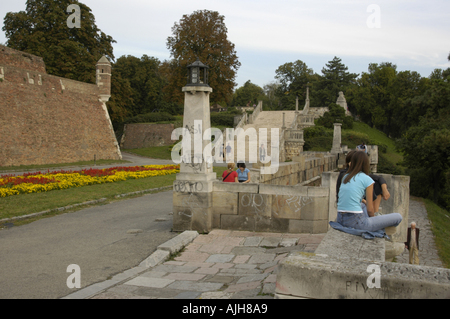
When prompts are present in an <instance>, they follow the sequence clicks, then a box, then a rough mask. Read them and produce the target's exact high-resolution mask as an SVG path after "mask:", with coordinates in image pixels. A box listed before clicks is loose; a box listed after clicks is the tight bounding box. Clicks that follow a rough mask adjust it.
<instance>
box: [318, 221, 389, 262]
mask: <svg viewBox="0 0 450 319" xmlns="http://www.w3.org/2000/svg"><path fill="white" fill-rule="evenodd" d="M316 254H325V255H327V256H329V257H330V258H341V257H342V256H345V257H346V258H350V259H366V260H372V261H385V239H384V238H374V239H372V240H368V239H364V238H362V237H360V236H355V235H351V234H347V233H344V232H341V231H339V230H336V229H334V228H330V229H329V230H328V232H327V234H326V235H325V237H324V238H323V240H322V242H321V243H320V245H319V247H317V249H316Z"/></svg>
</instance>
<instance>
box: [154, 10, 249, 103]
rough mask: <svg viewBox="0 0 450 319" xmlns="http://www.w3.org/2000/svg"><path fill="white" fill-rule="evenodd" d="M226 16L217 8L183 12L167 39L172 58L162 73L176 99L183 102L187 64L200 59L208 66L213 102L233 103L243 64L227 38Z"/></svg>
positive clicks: (172, 96)
mask: <svg viewBox="0 0 450 319" xmlns="http://www.w3.org/2000/svg"><path fill="white" fill-rule="evenodd" d="M224 20H225V17H224V16H223V15H220V14H219V13H218V12H217V11H210V10H199V11H195V12H194V13H192V14H190V15H187V14H185V15H183V17H182V18H181V20H180V21H179V22H178V23H175V25H174V26H173V28H172V36H169V37H168V38H167V48H168V49H169V51H170V55H171V57H172V59H171V60H170V61H165V63H164V66H163V72H164V73H165V75H166V77H167V79H168V85H167V86H166V88H165V90H166V92H168V94H169V97H170V98H171V99H172V100H173V101H176V102H179V103H182V102H183V97H184V96H183V94H182V93H181V88H182V87H183V86H185V85H186V79H187V66H188V65H189V64H191V63H193V62H195V61H196V59H197V58H198V59H200V61H201V62H203V63H204V64H206V65H208V66H209V85H210V86H211V87H212V88H213V93H212V94H211V102H213V103H220V102H226V103H228V102H230V100H231V98H232V94H233V89H234V87H235V86H236V83H235V82H234V80H235V78H236V74H237V70H238V69H239V67H240V65H241V63H240V62H239V60H238V57H237V55H236V50H235V46H234V44H233V43H232V42H231V41H229V40H228V37H227V33H228V29H227V27H226V25H225V21H224Z"/></svg>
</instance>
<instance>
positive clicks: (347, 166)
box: [345, 151, 356, 169]
mask: <svg viewBox="0 0 450 319" xmlns="http://www.w3.org/2000/svg"><path fill="white" fill-rule="evenodd" d="M355 153H356V151H350V152H348V154H347V156H346V157H345V168H346V169H349V167H350V166H349V165H348V164H349V163H350V162H351V161H352V156H353V154H355Z"/></svg>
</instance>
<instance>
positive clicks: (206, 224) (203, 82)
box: [173, 59, 217, 232]
mask: <svg viewBox="0 0 450 319" xmlns="http://www.w3.org/2000/svg"><path fill="white" fill-rule="evenodd" d="M187 68H188V76H187V84H186V85H185V86H184V87H183V88H182V91H183V92H184V117H183V142H184V141H186V143H190V150H189V151H188V150H187V149H185V148H183V158H184V160H183V162H182V163H181V164H180V173H178V174H177V177H176V181H175V182H174V192H173V212H174V214H173V230H174V231H185V230H196V231H198V232H209V231H211V230H212V224H213V211H212V190H213V182H214V181H215V180H216V177H217V176H216V173H214V172H213V167H212V163H211V162H209V161H208V158H207V157H209V155H208V154H204V150H205V149H206V147H207V146H208V145H209V144H210V141H211V138H209V139H208V138H207V137H208V135H209V136H210V134H211V131H210V128H211V118H210V101H209V96H210V93H211V92H212V91H213V89H212V88H211V87H210V86H209V84H208V69H209V67H208V66H207V65H205V64H203V63H202V62H200V60H199V59H197V61H195V62H194V63H192V64H190V65H188V66H187ZM208 132H209V133H208ZM183 147H184V146H183ZM205 156H206V158H205Z"/></svg>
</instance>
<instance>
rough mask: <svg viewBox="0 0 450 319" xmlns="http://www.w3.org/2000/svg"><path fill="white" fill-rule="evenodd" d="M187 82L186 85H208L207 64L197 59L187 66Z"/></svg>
mask: <svg viewBox="0 0 450 319" xmlns="http://www.w3.org/2000/svg"><path fill="white" fill-rule="evenodd" d="M187 68H188V83H187V84H186V86H208V87H209V85H208V69H209V66H207V65H205V64H203V63H202V62H200V60H199V59H198V58H197V61H195V62H194V63H192V64H190V65H188V66H187Z"/></svg>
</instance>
